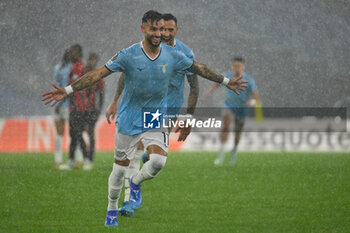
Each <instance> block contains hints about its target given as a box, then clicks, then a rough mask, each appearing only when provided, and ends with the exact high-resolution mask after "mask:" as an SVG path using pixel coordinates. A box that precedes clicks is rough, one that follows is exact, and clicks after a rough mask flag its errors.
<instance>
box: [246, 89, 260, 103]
mask: <svg viewBox="0 0 350 233" xmlns="http://www.w3.org/2000/svg"><path fill="white" fill-rule="evenodd" d="M259 101H260V98H259V93H258V92H257V91H253V92H252V98H251V99H250V100H249V102H248V106H249V107H254V106H255V105H256V104H257V103H259Z"/></svg>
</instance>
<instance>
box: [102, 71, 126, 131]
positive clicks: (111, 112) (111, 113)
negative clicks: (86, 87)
mask: <svg viewBox="0 0 350 233" xmlns="http://www.w3.org/2000/svg"><path fill="white" fill-rule="evenodd" d="M123 90H124V73H121V75H120V78H119V80H118V84H117V89H116V91H115V93H114V97H113V100H112V102H111V103H110V104H109V106H108V107H107V110H106V119H107V122H108V124H110V123H111V120H114V119H115V115H116V114H117V103H118V99H119V97H120V96H121V94H122V93H123Z"/></svg>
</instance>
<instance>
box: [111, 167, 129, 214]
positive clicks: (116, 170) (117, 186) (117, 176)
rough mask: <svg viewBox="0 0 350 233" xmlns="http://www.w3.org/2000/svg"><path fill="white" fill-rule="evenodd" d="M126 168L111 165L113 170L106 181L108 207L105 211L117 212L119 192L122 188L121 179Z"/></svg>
mask: <svg viewBox="0 0 350 233" xmlns="http://www.w3.org/2000/svg"><path fill="white" fill-rule="evenodd" d="M127 169H128V167H127V166H120V165H118V164H116V163H113V170H112V172H111V174H110V175H109V180H108V207H107V210H117V209H118V200H119V196H120V191H121V190H122V188H123V178H124V175H125V173H126V171H127Z"/></svg>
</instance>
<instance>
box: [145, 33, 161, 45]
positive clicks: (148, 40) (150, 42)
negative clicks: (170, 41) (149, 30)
mask: <svg viewBox="0 0 350 233" xmlns="http://www.w3.org/2000/svg"><path fill="white" fill-rule="evenodd" d="M153 38H157V37H156V36H147V37H146V40H147V42H148V43H149V44H150V45H152V47H154V48H157V47H159V45H160V42H161V40H160V37H159V43H156V44H154V43H153V41H152V39H153Z"/></svg>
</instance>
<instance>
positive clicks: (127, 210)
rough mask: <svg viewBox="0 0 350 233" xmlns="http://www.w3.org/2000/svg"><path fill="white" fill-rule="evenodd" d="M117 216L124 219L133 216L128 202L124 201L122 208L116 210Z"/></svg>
mask: <svg viewBox="0 0 350 233" xmlns="http://www.w3.org/2000/svg"><path fill="white" fill-rule="evenodd" d="M118 214H119V215H120V216H124V217H132V216H134V210H133V208H132V207H131V205H130V202H128V201H124V202H123V206H122V207H121V208H120V209H119V210H118Z"/></svg>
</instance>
